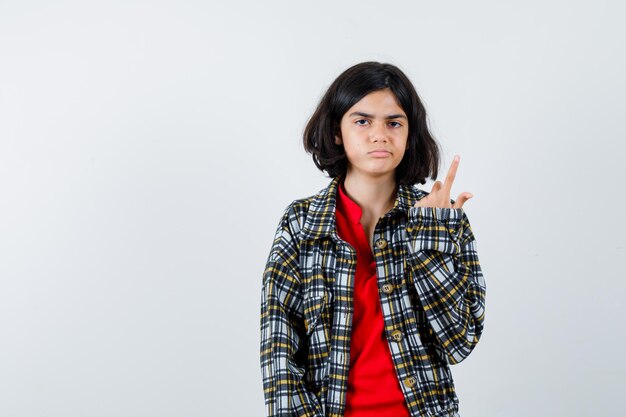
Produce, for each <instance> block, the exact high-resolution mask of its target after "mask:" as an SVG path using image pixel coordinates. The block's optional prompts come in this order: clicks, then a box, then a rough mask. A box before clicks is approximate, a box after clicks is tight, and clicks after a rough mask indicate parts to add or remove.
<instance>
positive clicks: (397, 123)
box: [390, 122, 402, 127]
mask: <svg viewBox="0 0 626 417" xmlns="http://www.w3.org/2000/svg"><path fill="white" fill-rule="evenodd" d="M390 123H395V124H396V126H394V127H401V126H402V123H400V122H390Z"/></svg>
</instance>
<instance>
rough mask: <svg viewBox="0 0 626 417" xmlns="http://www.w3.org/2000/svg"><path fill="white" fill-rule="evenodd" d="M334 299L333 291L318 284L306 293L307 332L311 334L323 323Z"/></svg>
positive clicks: (305, 315) (305, 320)
mask: <svg viewBox="0 0 626 417" xmlns="http://www.w3.org/2000/svg"><path fill="white" fill-rule="evenodd" d="M331 301H332V293H331V292H330V291H328V290H327V289H326V288H325V287H322V286H319V287H318V286H316V287H313V288H310V289H309V290H307V292H305V294H304V326H305V328H306V334H307V335H309V336H310V335H311V334H312V333H313V331H314V330H315V329H316V328H317V327H318V326H321V325H322V324H323V323H322V322H323V316H324V313H325V311H326V310H328V308H329V306H330V305H331Z"/></svg>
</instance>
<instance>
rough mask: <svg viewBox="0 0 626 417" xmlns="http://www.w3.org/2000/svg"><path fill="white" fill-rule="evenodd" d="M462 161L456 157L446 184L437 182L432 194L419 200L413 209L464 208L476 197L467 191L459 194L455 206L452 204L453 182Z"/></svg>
mask: <svg viewBox="0 0 626 417" xmlns="http://www.w3.org/2000/svg"><path fill="white" fill-rule="evenodd" d="M460 160H461V157H460V156H459V155H454V159H453V160H452V165H450V169H449V170H448V175H447V176H446V180H445V182H444V183H443V184H442V183H441V181H435V183H434V184H433V189H432V190H431V192H430V194H428V195H427V196H426V197H424V198H422V199H421V200H418V201H417V202H416V203H415V205H414V206H413V207H443V208H462V207H463V204H464V203H465V202H466V201H467V200H469V199H470V198H472V197H474V195H473V194H472V193H470V192H467V191H465V192H462V193H461V194H459V197H458V198H457V199H456V201H455V202H454V205H452V204H450V190H451V189H452V182H453V181H454V177H455V176H456V170H457V168H458V167H459V161H460Z"/></svg>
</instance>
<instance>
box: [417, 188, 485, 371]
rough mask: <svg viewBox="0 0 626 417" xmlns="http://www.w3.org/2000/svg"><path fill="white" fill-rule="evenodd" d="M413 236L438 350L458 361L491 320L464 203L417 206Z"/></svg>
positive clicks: (420, 290) (423, 297) (419, 290)
mask: <svg viewBox="0 0 626 417" xmlns="http://www.w3.org/2000/svg"><path fill="white" fill-rule="evenodd" d="M452 203H454V200H452ZM407 237H408V239H407V243H408V246H409V247H408V248H407V249H408V256H409V262H410V264H411V265H412V268H414V271H415V274H414V275H415V282H414V285H415V287H416V289H417V293H418V295H419V298H420V300H421V302H422V306H423V308H424V312H425V313H426V317H427V318H428V322H429V324H430V327H431V328H432V330H433V335H434V337H435V340H436V341H437V343H436V344H435V350H436V351H437V354H438V355H439V356H440V357H441V359H442V360H444V361H446V362H447V363H448V364H451V365H453V364H457V363H459V362H461V361H462V360H463V359H465V358H466V357H467V356H468V355H469V354H470V353H471V351H472V350H473V349H474V347H475V346H476V344H477V343H478V340H479V339H480V336H481V335H482V332H483V327H484V320H485V293H486V286H485V280H484V277H483V274H482V270H481V268H480V263H479V260H478V254H477V252H476V240H475V238H474V234H473V233H472V229H471V227H470V223H469V220H468V218H467V215H466V214H465V212H464V210H463V208H444V207H412V208H411V209H410V210H409V224H408V227H407Z"/></svg>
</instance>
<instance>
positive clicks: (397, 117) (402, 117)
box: [348, 111, 406, 119]
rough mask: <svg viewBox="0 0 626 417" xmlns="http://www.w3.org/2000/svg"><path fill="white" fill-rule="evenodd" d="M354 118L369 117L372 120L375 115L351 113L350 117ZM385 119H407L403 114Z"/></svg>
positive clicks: (390, 115)
mask: <svg viewBox="0 0 626 417" xmlns="http://www.w3.org/2000/svg"><path fill="white" fill-rule="evenodd" d="M352 116H361V117H369V118H370V119H371V118H373V117H374V115H373V114H367V113H363V112H360V111H355V112H353V113H350V115H349V116H348V117H352ZM385 119H406V116H404V115H402V114H389V115H387V116H385Z"/></svg>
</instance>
